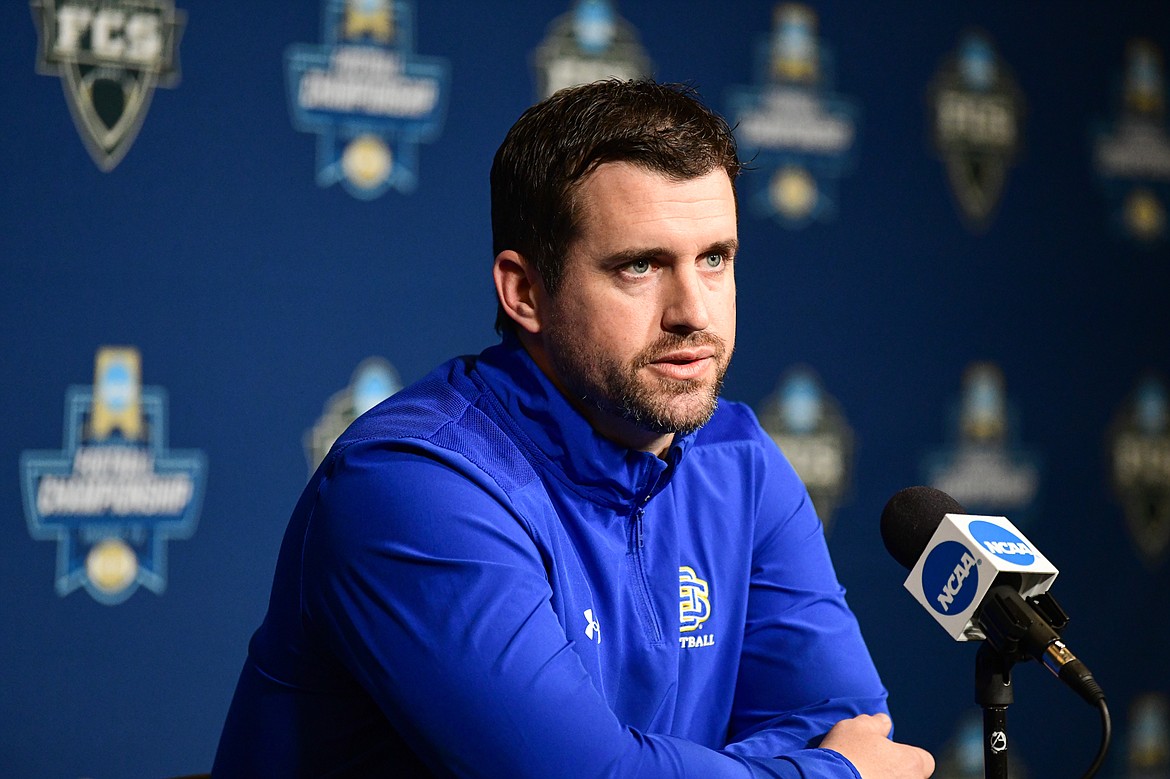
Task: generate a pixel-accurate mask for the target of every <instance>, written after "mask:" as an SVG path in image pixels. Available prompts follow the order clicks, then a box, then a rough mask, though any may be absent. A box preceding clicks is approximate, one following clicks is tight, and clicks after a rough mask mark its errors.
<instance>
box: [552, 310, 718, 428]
mask: <svg viewBox="0 0 1170 779" xmlns="http://www.w3.org/2000/svg"><path fill="white" fill-rule="evenodd" d="M550 325H551V326H550V327H549V328H548V337H549V345H550V347H551V349H550V352H551V354H550V360H551V361H552V364H553V368H554V369H555V370H556V372H557V374H558V375H559V376H560V378H561V381H562V382H564V385H565V389H566V391H567V392H568V393H569V395H570V397H571V398H572V399H573V400H576V401H578V402H580V403H584V404H586V405H587V406H589V407H593V408H596V409H597V410H599V411H601V412H603V413H605V414H608V415H611V416H616V417H618V418H620V419H623V420H625V421H626V422H629V423H631V424H633V425H634V426H636V427H638V428H639V429H641V430H646V431H648V432H651V433H657V434H666V433H675V434H678V435H686V434H687V433H691V432H694V431H695V430H698V429H699V428H700V427H702V426H703V425H705V424H706V423H707V422H708V421H709V420H710V419H711V416H712V415H713V414H714V413H715V408H716V406H717V405H718V403H719V393H720V391H721V390H722V389H723V378H724V376H725V375H726V374H727V366H728V364H729V363H730V361H731V354H730V350H729V349H728V347H727V344H726V343H725V342H724V340H723V339H722V338H720V337H719V336H717V335H714V334H713V333H708V332H703V331H696V332H693V333H689V334H687V335H678V334H676V333H662V334H661V335H660V336H659V337H658V338H657V339H655V340H654V342H653V343H651V344H649V345H648V346H646V347H645V348H644V349H642V350H641V351H640V352H638V354H636V355H635V356H634V357H633V358H632V359H631V360H629V361H628V362H624V363H623V362H621V361H620V360H618V359H617V358H615V357H614V356H613V355H611V354H609V353H607V352H605V351H604V350H603V349H601V348H600V347H598V346H597V345H596V344H594V343H591V342H587V341H586V340H585V339H584V338H582V337H581V335H580V330H579V329H578V328H574V327H573V326H571V325H569V324H568V323H561V322H550ZM698 346H706V347H710V348H712V349H713V350H714V356H713V358H712V359H714V361H715V376H714V378H713V379H709V378H708V379H671V378H667V377H663V376H643V375H641V371H642V369H643V368H645V367H646V366H648V365H650V364H651V363H653V362H655V361H657V360H658V359H659V358H660V357H661V356H663V355H665V354H669V353H670V352H672V351H675V350H677V349H682V348H693V347H698Z"/></svg>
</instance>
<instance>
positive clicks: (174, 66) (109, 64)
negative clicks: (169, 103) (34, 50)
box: [31, 0, 183, 171]
mask: <svg viewBox="0 0 1170 779" xmlns="http://www.w3.org/2000/svg"><path fill="white" fill-rule="evenodd" d="M31 6H32V12H33V18H34V20H35V21H36V24H37V31H38V37H39V44H38V49H39V52H38V55H37V71H38V72H40V73H43V74H45V75H49V76H60V77H61V87H62V89H64V91H65V100H66V102H67V103H68V104H69V111H70V113H71V114H73V122H74V124H75V125H76V126H77V132H78V134H80V135H81V140H82V142H83V143H84V144H85V148H86V150H87V151H88V152H89V154H90V156H91V157H92V158H93V161H94V162H95V163H96V164H97V166H98V168H100V169H101V170H103V171H111V170H113V169H114V168H115V167H116V166H117V165H118V163H119V162H121V161H122V158H123V157H125V156H126V152H128V151H129V150H130V146H131V144H133V143H134V138H135V137H136V136H137V135H138V131H139V129H141V127H142V122H143V120H144V119H145V118H146V111H147V109H148V108H149V107H150V100H151V97H153V95H154V88H155V87H156V86H163V87H172V86H174V85H175V84H177V83H178V80H179V57H178V47H179V35H180V32H181V30H182V24H183V14H182V12H181V11H177V10H175V5H174V3H173V2H172V0H32V3H31Z"/></svg>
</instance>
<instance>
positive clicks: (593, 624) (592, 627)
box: [585, 609, 601, 644]
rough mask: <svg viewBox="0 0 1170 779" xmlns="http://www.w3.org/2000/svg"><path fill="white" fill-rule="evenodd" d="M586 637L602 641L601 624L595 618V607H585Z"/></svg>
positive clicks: (598, 641)
mask: <svg viewBox="0 0 1170 779" xmlns="http://www.w3.org/2000/svg"><path fill="white" fill-rule="evenodd" d="M585 637H586V638H588V639H589V640H590V641H596V642H597V643H599V644H600V643H601V624H600V623H599V622H598V621H597V620H596V619H594V618H593V609H585Z"/></svg>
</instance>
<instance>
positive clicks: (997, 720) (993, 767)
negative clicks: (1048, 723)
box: [975, 643, 1015, 779]
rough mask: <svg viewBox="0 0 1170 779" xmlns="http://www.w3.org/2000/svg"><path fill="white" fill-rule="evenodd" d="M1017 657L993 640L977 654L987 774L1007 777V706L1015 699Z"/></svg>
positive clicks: (993, 777) (977, 694)
mask: <svg viewBox="0 0 1170 779" xmlns="http://www.w3.org/2000/svg"><path fill="white" fill-rule="evenodd" d="M1014 664H1015V659H1014V658H1012V657H1009V656H1008V654H1005V653H1003V652H1000V651H999V650H997V649H996V648H995V647H994V646H992V645H991V644H990V643H985V644H984V645H983V646H981V647H979V652H978V653H976V655H975V702H976V703H978V704H979V705H980V706H982V707H983V775H984V776H985V777H986V778H987V779H1007V775H1008V737H1007V707H1008V705H1009V704H1010V703H1012V702H1013V701H1014V700H1015V696H1014V694H1013V693H1012V678H1011V670H1012V666H1013V665H1014Z"/></svg>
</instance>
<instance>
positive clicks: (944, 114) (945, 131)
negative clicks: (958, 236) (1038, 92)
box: [928, 32, 1024, 232]
mask: <svg viewBox="0 0 1170 779" xmlns="http://www.w3.org/2000/svg"><path fill="white" fill-rule="evenodd" d="M928 98H929V102H930V108H931V116H930V131H931V135H932V137H933V139H934V147H935V150H936V151H937V152H938V154H939V156H941V157H942V159H943V162H944V163H945V165H946V170H947V178H948V179H949V180H950V184H951V191H952V192H953V193H954V195H955V198H956V200H957V201H958V203H959V209H960V213H961V214H962V216H963V217H964V222H965V223H966V225H967V226H968V228H970V229H971V230H973V231H975V232H982V231H983V230H985V229H986V228H987V227H988V225H990V223H991V218H992V216H993V214H994V212H995V208H996V206H997V205H999V201H1000V197H1001V195H1002V194H1003V188H1004V184H1005V183H1006V181H1007V171H1008V168H1009V167H1011V165H1012V164H1013V163H1014V162H1015V158H1016V156H1017V155H1018V153H1019V149H1020V146H1021V144H1022V135H1023V111H1024V100H1023V96H1022V94H1021V93H1020V90H1019V88H1018V87H1017V86H1016V82H1015V79H1014V78H1013V77H1012V75H1011V73H1010V72H1009V71H1008V69H1007V66H1006V65H1005V64H1004V62H1003V61H1002V60H1001V59H1000V58H999V56H998V55H997V54H996V53H995V48H994V47H993V46H992V44H991V41H990V39H988V38H987V36H985V35H983V34H982V33H978V32H972V33H968V34H967V35H966V36H964V37H963V39H962V40H961V41H960V42H959V47H958V50H957V51H956V52H955V53H954V54H952V55H950V57H948V59H947V60H946V61H945V62H944V63H943V65H942V67H941V68H940V69H939V71H938V73H937V74H936V75H935V77H934V80H933V81H932V82H931V84H930V87H929V90H928Z"/></svg>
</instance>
